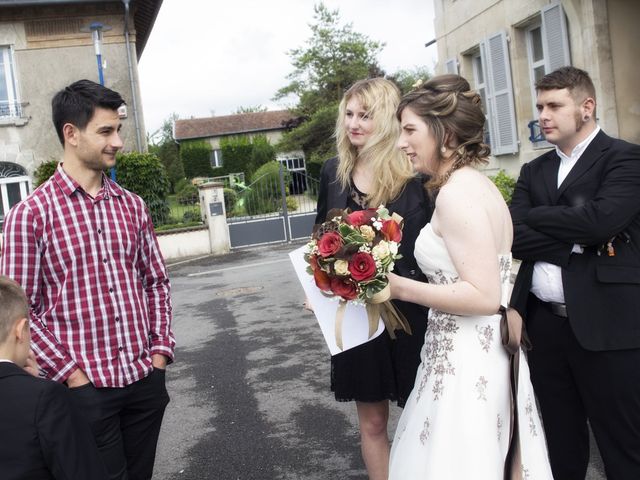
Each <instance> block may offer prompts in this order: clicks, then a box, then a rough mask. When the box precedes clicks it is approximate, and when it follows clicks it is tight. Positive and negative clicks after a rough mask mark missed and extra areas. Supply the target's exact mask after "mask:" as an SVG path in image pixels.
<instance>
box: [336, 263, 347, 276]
mask: <svg viewBox="0 0 640 480" xmlns="http://www.w3.org/2000/svg"><path fill="white" fill-rule="evenodd" d="M333 268H334V269H335V271H336V274H338V275H349V262H347V261H346V260H336V261H335V262H334V263H333Z"/></svg>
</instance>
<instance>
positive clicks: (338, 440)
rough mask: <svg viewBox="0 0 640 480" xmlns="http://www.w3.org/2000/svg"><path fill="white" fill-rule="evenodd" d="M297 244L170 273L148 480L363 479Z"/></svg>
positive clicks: (353, 421) (594, 476)
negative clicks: (161, 398)
mask: <svg viewBox="0 0 640 480" xmlns="http://www.w3.org/2000/svg"><path fill="white" fill-rule="evenodd" d="M299 245H301V244H297V245H280V246H276V247H268V248H259V249H254V250H250V251H249V250H245V251H239V252H234V253H232V254H230V255H226V256H222V257H207V258H204V259H200V260H196V261H191V262H188V263H182V264H174V265H172V266H170V274H171V279H172V285H173V305H174V315H175V320H174V329H175V333H176V336H177V340H178V348H177V351H176V363H175V364H174V365H171V366H170V367H169V371H168V374H167V383H168V389H169V392H170V395H171V398H172V401H171V403H170V405H169V407H168V409H167V412H166V415H165V421H164V424H163V429H162V433H161V439H160V444H159V446H158V454H157V458H156V470H155V475H154V479H157V480H169V479H171V480H173V479H184V480H187V479H189V480H191V479H193V480H196V479H197V480H207V479H215V480H217V479H220V480H236V479H238V480H240V479H241V480H249V479H251V480H253V479H255V480H272V479H273V480H276V479H278V480H294V479H296V480H297V479H305V480H328V479H350V480H356V479H358V480H365V479H366V478H367V476H366V473H365V471H364V468H363V465H362V461H361V458H360V449H359V436H358V428H357V418H356V416H355V406H354V405H353V404H352V403H338V402H336V401H334V399H333V395H332V394H331V393H330V392H329V354H328V350H327V349H326V346H325V344H324V341H323V339H322V336H321V334H320V331H319V328H318V327H317V324H316V322H315V319H314V317H313V315H312V314H310V313H309V312H307V311H305V310H303V309H302V299H303V294H302V289H301V287H300V286H299V284H298V282H297V280H296V278H295V274H294V272H293V268H292V267H291V264H290V262H289V257H288V255H287V254H288V252H289V251H290V250H292V249H293V248H296V247H297V246H299ZM399 413H400V410H399V409H398V408H397V407H393V408H392V417H391V422H390V426H389V434H390V435H393V431H394V429H395V424H396V422H397V418H398V416H399ZM588 478H589V480H603V479H604V475H601V474H600V473H597V468H596V470H593V471H592V473H590V476H589V477H588Z"/></svg>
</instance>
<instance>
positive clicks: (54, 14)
mask: <svg viewBox="0 0 640 480" xmlns="http://www.w3.org/2000/svg"><path fill="white" fill-rule="evenodd" d="M38 13H39V14H41V15H42V14H44V15H45V16H44V17H30V16H29V15H34V14H38ZM81 13H82V15H81V16H79V17H69V18H66V17H64V18H61V17H62V16H63V15H64V12H60V10H55V9H43V10H37V9H29V10H28V11H27V10H25V12H24V13H23V15H22V16H20V15H14V16H15V17H16V18H15V19H14V20H12V21H2V22H0V45H12V46H13V48H14V63H15V65H14V66H15V72H14V73H15V76H16V80H17V84H18V90H19V100H20V102H22V103H24V104H26V105H25V106H24V107H23V115H24V116H25V117H26V122H24V121H19V122H6V121H2V120H0V161H9V162H13V163H18V164H20V165H22V166H23V167H25V168H26V169H27V171H28V172H29V173H30V174H32V173H33V171H34V170H35V168H36V167H37V166H38V165H39V164H40V163H42V162H43V161H46V160H50V159H59V158H60V157H61V155H62V147H61V146H60V142H59V140H58V137H57V135H56V133H55V131H54V128H53V124H52V122H51V98H52V97H53V95H54V94H55V93H56V92H57V91H58V90H60V89H61V88H64V87H65V86H66V85H68V84H70V83H72V82H74V81H76V80H79V79H82V78H87V79H89V80H93V81H96V82H97V81H98V67H97V62H96V55H95V51H94V47H93V42H92V40H91V34H90V33H84V32H79V31H77V27H78V26H79V25H82V26H84V25H89V24H90V23H91V22H94V21H99V22H101V23H103V24H106V25H109V26H111V27H112V30H111V31H108V32H105V36H104V42H103V48H102V56H103V58H104V60H106V64H107V66H106V69H105V70H104V79H105V85H106V86H107V87H109V88H112V89H114V90H116V91H118V92H119V93H120V94H121V95H122V97H123V98H124V99H125V102H126V103H127V106H128V118H127V119H124V120H123V128H122V135H123V137H124V141H125V150H129V151H131V150H136V130H135V122H134V113H133V101H132V94H131V86H130V81H129V70H128V65H127V53H126V48H125V40H124V35H123V31H124V30H123V29H124V18H123V16H122V15H117V14H115V13H112V12H106V13H105V14H103V15H102V16H100V15H94V16H92V15H90V12H88V11H86V10H85V11H83V12H81ZM47 15H48V16H49V17H47ZM47 18H49V20H50V22H49V25H48V26H47V22H46V21H45V20H47ZM43 21H44V22H43ZM56 22H58V23H56ZM65 22H66V23H65ZM56 25H57V27H56ZM130 42H131V55H132V62H133V64H134V65H133V70H134V75H135V76H136V78H135V84H136V89H137V90H138V91H137V95H138V97H137V98H138V100H139V99H140V92H139V87H138V85H139V82H138V79H137V58H136V53H135V43H134V42H135V35H133V34H132V35H130ZM138 118H139V121H140V123H139V125H140V132H141V139H142V144H143V147H144V148H146V145H145V143H146V140H145V128H144V121H143V118H142V106H141V105H140V102H139V101H138Z"/></svg>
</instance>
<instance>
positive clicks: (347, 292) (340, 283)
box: [331, 277, 358, 300]
mask: <svg viewBox="0 0 640 480" xmlns="http://www.w3.org/2000/svg"><path fill="white" fill-rule="evenodd" d="M331 291H332V292H333V293H335V294H336V295H338V296H339V297H342V298H343V299H344V300H353V299H354V298H357V297H358V287H357V286H356V284H355V283H353V282H352V281H351V280H349V279H347V278H340V277H333V278H332V279H331Z"/></svg>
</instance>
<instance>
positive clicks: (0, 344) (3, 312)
mask: <svg viewBox="0 0 640 480" xmlns="http://www.w3.org/2000/svg"><path fill="white" fill-rule="evenodd" d="M0 306H1V307H0V358H6V359H8V360H11V361H13V362H15V363H16V364H18V365H20V366H22V365H24V364H25V362H26V360H27V356H28V355H29V349H30V345H31V335H30V332H29V302H28V300H27V296H26V295H25V293H24V290H22V287H20V285H19V284H18V283H17V282H14V281H13V280H11V279H10V278H9V277H5V276H2V275H0Z"/></svg>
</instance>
